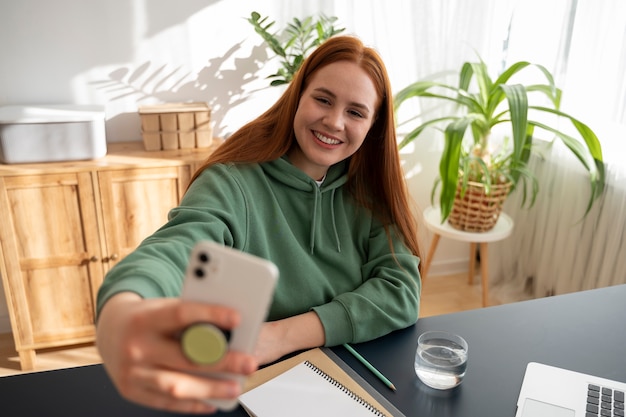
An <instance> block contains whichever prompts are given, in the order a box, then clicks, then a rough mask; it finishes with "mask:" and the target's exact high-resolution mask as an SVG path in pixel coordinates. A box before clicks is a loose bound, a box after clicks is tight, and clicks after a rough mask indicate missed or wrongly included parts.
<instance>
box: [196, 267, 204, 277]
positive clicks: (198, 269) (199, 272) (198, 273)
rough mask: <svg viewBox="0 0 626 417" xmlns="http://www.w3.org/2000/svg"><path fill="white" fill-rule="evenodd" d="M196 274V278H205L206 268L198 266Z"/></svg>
mask: <svg viewBox="0 0 626 417" xmlns="http://www.w3.org/2000/svg"><path fill="white" fill-rule="evenodd" d="M194 274H195V275H196V278H204V269H202V268H196V269H195V271H194Z"/></svg>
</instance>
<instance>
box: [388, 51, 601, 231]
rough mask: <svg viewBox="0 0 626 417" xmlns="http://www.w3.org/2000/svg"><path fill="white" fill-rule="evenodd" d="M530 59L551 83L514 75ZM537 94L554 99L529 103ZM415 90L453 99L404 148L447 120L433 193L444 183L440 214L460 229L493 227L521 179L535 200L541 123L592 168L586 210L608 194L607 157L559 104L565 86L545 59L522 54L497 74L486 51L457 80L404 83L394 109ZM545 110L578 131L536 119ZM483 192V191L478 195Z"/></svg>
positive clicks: (526, 198) (420, 126)
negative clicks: (531, 164) (496, 137)
mask: <svg viewBox="0 0 626 417" xmlns="http://www.w3.org/2000/svg"><path fill="white" fill-rule="evenodd" d="M531 67H536V68H538V69H539V70H540V72H541V73H542V76H543V77H545V79H546V83H545V84H532V85H524V84H519V83H518V84H513V83H511V82H510V81H511V79H512V78H513V76H514V75H516V74H518V73H519V72H520V71H522V70H525V69H529V68H531ZM533 94H534V96H533ZM537 96H539V97H547V99H548V100H547V101H548V102H549V107H546V106H545V105H541V104H535V105H531V104H530V103H529V101H530V98H531V97H532V98H536V97H537ZM415 97H424V98H431V99H435V100H442V101H444V102H451V103H454V104H455V106H454V107H455V109H454V111H453V112H452V113H450V114H447V115H444V116H442V117H435V118H431V119H429V120H425V121H424V120H421V123H418V125H417V127H415V128H414V129H412V130H411V131H410V132H409V133H408V134H407V135H406V136H405V137H404V139H403V140H402V141H401V143H400V144H399V148H403V147H404V146H406V145H407V144H409V143H411V142H412V141H413V140H415V138H417V137H418V136H419V135H420V134H421V133H423V132H424V130H425V129H426V128H427V127H429V126H434V125H440V124H444V125H445V127H444V138H445V146H444V150H443V153H442V155H441V160H440V164H439V178H438V179H437V180H436V182H435V186H434V187H433V192H432V194H431V200H434V197H435V191H436V189H437V188H438V187H439V186H440V187H441V189H440V196H439V205H440V209H441V219H442V222H444V221H445V220H446V219H448V220H449V222H450V224H451V225H452V226H454V227H455V228H457V229H461V230H468V231H478V232H479V231H486V230H489V229H490V228H492V227H493V226H494V225H495V223H496V221H497V218H498V216H499V214H500V210H501V205H502V202H503V201H504V198H506V196H508V195H509V193H510V192H511V191H512V190H513V189H515V188H516V187H517V186H518V185H521V186H522V188H523V193H524V194H523V199H522V206H524V205H526V203H527V202H528V207H530V206H532V205H533V203H534V201H535V197H536V195H537V191H538V182H537V179H536V178H535V177H534V175H533V173H532V172H531V171H530V170H529V169H528V167H527V164H528V161H529V158H530V155H531V150H532V148H533V139H534V129H535V128H540V129H542V130H544V131H547V132H550V133H551V134H553V135H554V136H555V137H557V138H559V139H560V140H562V141H563V143H564V144H565V145H566V147H567V148H568V149H569V150H571V151H572V153H573V154H574V155H575V156H576V157H577V158H578V160H579V161H580V162H581V163H582V164H583V166H584V167H585V169H586V170H587V171H588V172H589V180H590V184H591V197H590V200H589V204H588V206H587V210H586V212H585V214H586V213H587V212H588V211H589V209H590V208H591V206H592V204H593V202H594V201H595V200H596V199H597V198H598V197H599V196H600V195H601V194H602V192H603V190H604V165H603V162H602V149H601V146H600V142H599V141H598V138H597V136H596V135H595V133H594V132H593V131H592V130H591V129H590V128H589V127H588V126H587V125H585V124H584V123H583V122H581V121H580V120H577V119H575V118H574V117H572V116H570V115H568V114H566V113H563V112H562V111H560V110H559V107H560V100H561V90H560V89H558V88H557V87H556V86H555V84H554V77H553V76H552V74H551V73H550V72H549V71H548V70H547V69H546V68H545V67H543V66H541V65H534V64H531V63H529V62H524V61H521V62H516V63H514V64H512V65H511V66H509V67H508V68H506V69H505V70H504V72H502V74H500V75H499V76H498V77H497V78H495V79H492V78H491V77H490V75H489V72H488V68H487V65H486V64H485V63H484V62H483V61H482V59H479V62H465V63H464V64H463V66H462V68H461V71H460V74H459V80H458V85H450V84H446V83H443V82H434V81H428V80H424V81H417V82H415V83H413V84H410V85H409V86H407V87H406V88H404V89H402V90H401V91H400V92H398V93H397V94H396V96H395V97H394V107H395V110H396V112H398V111H399V109H400V107H401V106H402V105H403V104H404V103H406V102H407V100H409V99H411V98H415ZM544 101H546V100H545V99H544ZM541 114H544V115H551V117H555V116H556V117H558V118H564V119H567V120H569V121H570V122H571V123H572V125H573V126H574V128H575V130H576V131H577V133H578V136H579V138H576V137H573V136H571V135H569V134H567V133H565V132H563V131H562V130H559V129H557V128H556V127H554V126H552V125H551V124H549V123H548V122H545V121H543V119H541V121H540V120H537V119H536V116H540V115H541ZM531 116H533V118H531ZM497 125H500V127H502V126H505V127H507V129H508V132H510V133H509V134H508V136H507V137H506V138H505V140H504V141H501V142H503V143H502V144H501V145H500V146H499V149H498V148H497V147H496V146H494V144H493V143H492V140H493V138H492V135H491V133H492V128H494V126H497ZM466 133H467V134H466ZM581 139H582V140H581ZM528 193H530V196H529V195H528ZM479 194H480V197H477V196H478V195H479ZM479 208H485V209H487V210H486V214H484V215H483V214H479V213H478V209H479ZM472 219H473V220H472Z"/></svg>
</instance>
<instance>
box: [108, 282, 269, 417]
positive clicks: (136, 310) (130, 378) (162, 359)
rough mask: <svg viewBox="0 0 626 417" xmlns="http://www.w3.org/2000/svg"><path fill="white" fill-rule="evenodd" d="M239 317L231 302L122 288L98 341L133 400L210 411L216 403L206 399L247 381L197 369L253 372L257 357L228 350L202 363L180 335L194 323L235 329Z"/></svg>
mask: <svg viewBox="0 0 626 417" xmlns="http://www.w3.org/2000/svg"><path fill="white" fill-rule="evenodd" d="M239 320H240V318H239V315H238V313H237V312H236V311H234V310H232V309H229V308H226V307H221V306H214V305H206V304H202V303H192V302H184V301H181V300H179V299H176V298H155V299H145V300H144V299H142V298H140V297H139V296H138V295H136V294H133V293H120V294H117V295H115V296H114V297H112V298H111V299H110V300H108V301H107V303H106V305H105V306H104V307H103V309H102V311H101V314H100V316H99V319H98V325H97V346H98V350H99V352H100V355H101V356H102V359H103V361H104V366H105V368H106V370H107V372H108V374H109V376H110V377H111V379H112V381H113V383H114V384H115V386H116V387H117V389H118V391H119V392H120V394H121V395H122V396H124V397H125V398H127V399H128V400H130V401H133V402H136V403H138V404H142V405H144V406H148V407H151V408H157V409H161V410H167V411H171V412H178V413H210V412H214V411H216V409H215V407H213V406H211V405H210V404H207V403H206V402H204V401H203V400H205V399H211V398H214V399H218V398H219V399H232V398H236V397H237V396H239V395H240V394H241V389H242V387H241V386H240V385H239V383H238V382H236V381H227V380H221V379H211V378H210V377H208V376H199V375H197V373H199V372H213V371H218V372H229V373H235V374H242V375H249V374H251V373H253V372H254V371H255V370H256V369H257V367H258V364H257V361H256V359H255V358H254V357H253V356H250V355H245V354H243V353H238V352H228V353H227V354H226V355H225V356H224V358H222V359H221V360H220V361H219V362H218V363H217V364H214V365H210V366H199V365H196V364H194V363H192V362H190V361H189V360H188V359H187V358H186V357H185V356H184V354H183V353H182V350H181V348H180V342H179V340H178V335H180V333H181V332H182V331H183V330H184V329H185V328H186V327H187V326H189V325H191V324H193V323H198V322H209V323H213V324H215V325H216V326H218V327H220V328H223V329H232V328H234V327H236V326H237V325H238V324H239ZM191 372H194V373H196V374H195V375H194V374H191Z"/></svg>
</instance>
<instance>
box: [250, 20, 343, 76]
mask: <svg viewBox="0 0 626 417" xmlns="http://www.w3.org/2000/svg"><path fill="white" fill-rule="evenodd" d="M267 19H268V18H267V17H261V15H260V14H259V13H257V12H252V13H251V15H250V17H249V18H248V22H250V24H251V25H252V26H254V30H255V31H256V32H257V33H258V34H259V35H261V37H262V38H263V40H264V41H265V43H266V44H267V46H268V47H269V48H270V49H271V50H272V52H274V54H275V55H276V56H278V57H280V62H281V67H280V68H279V69H278V71H277V72H276V73H275V74H272V75H270V76H268V77H267V78H273V79H274V80H273V81H272V82H271V83H270V85H272V86H278V85H283V84H289V83H290V82H291V80H292V78H293V75H294V74H295V73H296V71H298V69H299V68H300V66H301V65H302V61H304V59H305V58H306V57H307V55H308V54H309V52H310V51H311V50H312V49H314V48H316V47H318V46H319V45H321V44H322V43H324V42H325V41H326V40H327V39H328V38H330V37H332V36H335V35H336V34H338V33H341V32H343V31H344V30H345V28H335V26H334V24H335V22H336V21H337V18H336V17H327V16H325V15H323V14H322V15H320V16H319V17H318V18H317V19H316V20H314V19H313V17H312V16H309V17H306V18H305V19H303V20H300V19H298V18H295V17H294V18H293V20H292V22H291V23H289V24H288V25H287V27H286V28H285V29H284V30H283V31H282V32H281V33H270V32H269V29H270V28H271V27H272V26H273V25H274V23H276V22H269V23H266V21H267Z"/></svg>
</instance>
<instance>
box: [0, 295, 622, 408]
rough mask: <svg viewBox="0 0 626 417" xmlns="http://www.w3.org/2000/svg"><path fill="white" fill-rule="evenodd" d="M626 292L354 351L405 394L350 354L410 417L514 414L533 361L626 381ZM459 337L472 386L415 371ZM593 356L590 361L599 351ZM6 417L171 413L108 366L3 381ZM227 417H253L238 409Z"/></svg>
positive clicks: (447, 323) (405, 334)
mask: <svg viewBox="0 0 626 417" xmlns="http://www.w3.org/2000/svg"><path fill="white" fill-rule="evenodd" d="M624 300H626V285H620V286H615V287H609V288H604V289H599V290H592V291H586V292H581V293H576V294H568V295H563V296H557V297H551V298H546V299H540V300H533V301H527V302H522V303H515V304H508V305H504V306H498V307H490V308H486V309H480V310H472V311H469V312H463V313H455V314H448V315H443V316H437V317H429V318H425V319H420V320H419V322H418V324H417V325H415V326H413V327H411V328H409V329H406V330H402V331H399V332H395V333H393V334H391V335H388V336H386V337H384V338H381V339H379V340H376V341H372V342H368V343H363V344H360V345H356V348H357V349H358V350H359V351H360V352H361V353H362V354H363V355H364V356H365V357H366V358H368V359H369V360H370V361H371V362H372V363H373V364H374V365H375V366H376V367H377V368H378V369H380V370H381V371H382V372H383V373H384V374H385V375H386V376H387V377H388V378H389V379H391V381H392V382H393V383H394V384H395V385H396V387H397V388H398V390H397V392H395V393H394V392H391V391H390V390H389V389H388V388H387V387H385V386H384V385H383V384H382V383H381V382H380V381H378V380H377V379H376V378H375V377H373V376H372V375H371V374H370V373H369V371H367V370H366V369H364V368H363V366H362V365H361V364H360V363H359V362H357V361H356V360H355V359H354V358H353V357H352V356H351V355H350V354H349V353H348V352H347V351H345V350H344V349H343V348H336V349H333V350H334V351H335V352H336V353H337V354H338V355H339V356H340V357H341V358H342V359H343V360H344V361H345V362H347V363H348V364H349V365H350V366H352V367H353V368H354V369H355V370H356V371H357V372H359V373H360V374H361V375H362V376H363V377H364V378H365V379H366V380H367V381H368V382H369V383H370V384H372V385H373V386H374V387H375V388H376V389H378V390H379V391H380V392H381V393H382V394H383V395H385V396H386V397H387V398H388V399H389V400H390V401H391V402H392V403H393V404H394V405H395V406H396V407H398V408H399V409H400V410H401V411H402V412H404V413H405V414H406V415H407V416H420V417H421V416H442V417H445V416H454V417H490V416H493V417H513V416H514V415H515V407H516V401H517V395H518V393H519V389H520V385H521V382H522V378H523V375H524V370H525V367H526V363H527V362H529V361H538V362H545V363H548V364H552V365H556V366H562V367H565V368H569V369H573V370H577V371H581V372H585V373H590V374H595V375H598V376H601V377H604V378H611V379H616V380H619V381H624V382H626V356H625V355H624V352H625V351H626V331H625V329H626V325H625V322H626V302H625V301H624ZM431 329H438V330H447V331H451V332H455V333H458V334H461V335H462V336H464V337H465V339H466V340H467V342H468V344H469V362H468V370H467V375H466V377H465V381H464V382H463V384H461V385H460V386H459V387H457V388H455V389H454V390H451V391H436V390H433V389H430V388H428V387H426V386H425V385H423V384H422V383H421V382H419V380H418V379H417V377H416V376H415V373H414V371H413V359H414V352H415V345H416V343H417V337H418V336H419V334H421V333H422V332H423V331H425V330H431ZM592 351H595V353H594V355H593V356H592V354H591V352H592ZM0 414H1V415H3V416H7V417H19V416H27V417H35V416H37V417H39V416H63V417H79V416H80V417H83V416H90V417H91V416H93V417H98V416H103V417H104V416H106V417H109V416H116V417H125V416H133V417H142V416H172V415H174V414H169V413H162V412H157V411H153V410H148V409H144V408H141V407H138V406H134V405H132V404H129V403H127V402H126V401H124V400H122V399H121V398H120V397H119V396H118V394H117V392H116V391H115V389H114V388H113V386H112V385H111V383H110V382H109V379H108V377H107V376H106V374H105V372H104V370H103V368H102V366H100V365H94V366H85V367H80V368H71V369H64V370H58V371H49V372H39V373H33V374H24V375H18V376H9V377H4V378H0ZM221 415H229V416H246V415H247V414H246V413H245V412H244V411H243V410H241V409H239V410H237V411H235V412H233V413H230V414H221Z"/></svg>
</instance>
